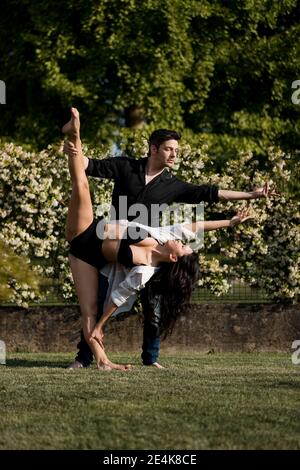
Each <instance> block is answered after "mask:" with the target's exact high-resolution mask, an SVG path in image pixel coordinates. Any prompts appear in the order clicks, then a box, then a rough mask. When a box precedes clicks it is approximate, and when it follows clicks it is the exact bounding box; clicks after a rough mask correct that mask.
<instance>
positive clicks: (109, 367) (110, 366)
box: [97, 361, 132, 371]
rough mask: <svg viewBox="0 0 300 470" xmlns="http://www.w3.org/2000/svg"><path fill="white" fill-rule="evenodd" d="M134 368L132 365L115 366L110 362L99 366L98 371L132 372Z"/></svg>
mask: <svg viewBox="0 0 300 470" xmlns="http://www.w3.org/2000/svg"><path fill="white" fill-rule="evenodd" d="M131 368H132V365H131V364H124V365H122V364H114V363H113V362H111V361H108V362H106V363H104V362H102V363H99V364H97V369H99V370H105V371H110V370H123V371H126V370H130V369H131Z"/></svg>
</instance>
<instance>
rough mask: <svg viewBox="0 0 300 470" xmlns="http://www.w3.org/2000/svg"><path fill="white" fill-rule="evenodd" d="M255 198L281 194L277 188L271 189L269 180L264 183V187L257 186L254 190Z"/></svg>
mask: <svg viewBox="0 0 300 470" xmlns="http://www.w3.org/2000/svg"><path fill="white" fill-rule="evenodd" d="M252 196H253V199H258V198H261V197H272V196H279V194H278V193H277V192H276V191H275V189H271V188H270V185H269V183H268V182H266V183H265V184H264V186H263V187H262V188H256V189H254V191H252Z"/></svg>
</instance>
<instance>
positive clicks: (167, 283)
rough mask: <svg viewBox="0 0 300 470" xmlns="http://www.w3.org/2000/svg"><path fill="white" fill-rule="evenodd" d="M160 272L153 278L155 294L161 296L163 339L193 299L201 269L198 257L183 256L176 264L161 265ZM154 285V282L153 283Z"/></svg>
mask: <svg viewBox="0 0 300 470" xmlns="http://www.w3.org/2000/svg"><path fill="white" fill-rule="evenodd" d="M159 267H160V269H159V271H158V272H157V273H156V274H155V276H153V284H152V285H153V291H154V292H153V293H155V294H160V295H161V302H160V305H161V317H160V333H161V334H162V336H163V339H165V338H166V336H167V335H168V334H170V333H172V330H173V328H174V325H175V322H176V320H177V318H178V317H179V316H180V314H181V313H182V311H183V310H184V308H185V307H186V305H187V304H188V303H189V301H190V299H191V295H192V292H193V289H194V287H195V286H196V283H197V280H198V279H199V274H200V269H199V261H198V255H197V254H196V253H192V254H191V255H186V256H182V257H180V258H179V259H178V261H177V262H176V263H161V264H160V265H159ZM151 283H152V281H151Z"/></svg>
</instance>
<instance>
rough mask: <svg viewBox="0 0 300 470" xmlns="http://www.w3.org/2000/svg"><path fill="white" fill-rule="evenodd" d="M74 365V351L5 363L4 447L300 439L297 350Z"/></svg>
mask: <svg viewBox="0 0 300 470" xmlns="http://www.w3.org/2000/svg"><path fill="white" fill-rule="evenodd" d="M111 357H112V359H113V360H115V361H120V362H131V363H133V364H134V365H135V367H134V369H133V370H132V371H129V372H127V373H124V372H119V371H113V372H99V371H97V370H96V369H94V368H90V369H85V370H76V371H74V370H66V369H64V366H65V365H66V364H67V363H68V362H69V361H70V360H71V359H72V358H73V355H72V354H28V353H17V354H10V355H9V356H8V359H7V365H6V366H0V377H1V379H0V396H1V413H0V449H106V450H110V449H131V450H135V449H147V450H148V449H159V450H162V449H184V450H186V449H194V450H196V449H300V393H299V392H300V366H296V365H293V364H292V362H291V356H290V355H289V354H271V353H264V354H262V353H261V354H254V353H251V354H247V353H244V354H211V355H203V354H199V353H195V354H193V353H190V354H184V355H179V354H177V355H176V354H173V355H164V354H162V355H161V362H162V363H163V364H165V365H166V366H167V367H168V369H167V370H157V369H154V368H149V367H142V366H140V362H139V356H138V355H130V354H115V355H112V356H111Z"/></svg>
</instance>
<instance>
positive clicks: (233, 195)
mask: <svg viewBox="0 0 300 470" xmlns="http://www.w3.org/2000/svg"><path fill="white" fill-rule="evenodd" d="M271 196H278V193H276V192H275V191H274V190H272V189H270V186H269V183H268V182H267V183H265V185H264V186H263V187H262V188H257V189H254V190H253V191H250V192H244V191H227V190H226V189H219V190H218V197H219V199H224V200H226V201H235V200H241V199H259V198H262V197H271Z"/></svg>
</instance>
